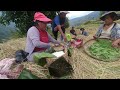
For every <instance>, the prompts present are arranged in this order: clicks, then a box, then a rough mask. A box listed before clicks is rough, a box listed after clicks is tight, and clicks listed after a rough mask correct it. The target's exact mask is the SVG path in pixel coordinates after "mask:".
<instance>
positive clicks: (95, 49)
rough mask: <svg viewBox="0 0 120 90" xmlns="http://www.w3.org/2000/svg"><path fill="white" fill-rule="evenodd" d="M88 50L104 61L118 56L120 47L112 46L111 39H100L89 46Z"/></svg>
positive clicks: (119, 55)
mask: <svg viewBox="0 0 120 90" xmlns="http://www.w3.org/2000/svg"><path fill="white" fill-rule="evenodd" d="M89 52H90V53H91V54H92V55H93V56H95V57H98V58H100V59H102V60H104V61H111V60H114V59H116V58H118V57H120V49H119V48H114V47H112V44H111V41H109V40H102V39H100V40H99V42H98V41H97V42H95V43H93V44H92V45H91V46H90V47H89Z"/></svg>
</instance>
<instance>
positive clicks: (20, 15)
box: [0, 11, 59, 35]
mask: <svg viewBox="0 0 120 90" xmlns="http://www.w3.org/2000/svg"><path fill="white" fill-rule="evenodd" d="M35 12H37V11H2V16H1V17H0V23H2V24H4V25H9V24H10V22H15V24H16V27H17V28H18V29H19V31H20V32H21V33H22V34H23V35H25V34H26V33H27V30H28V28H29V27H30V26H32V22H33V17H34V14H35ZM40 12H42V13H44V14H45V15H46V16H47V17H48V18H51V19H53V18H54V17H55V15H56V12H59V11H40Z"/></svg>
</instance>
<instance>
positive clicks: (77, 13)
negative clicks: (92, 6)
mask: <svg viewBox="0 0 120 90" xmlns="http://www.w3.org/2000/svg"><path fill="white" fill-rule="evenodd" d="M69 12H70V13H69V14H67V17H68V18H69V19H73V18H76V17H81V16H84V15H87V14H89V13H91V12H94V11H69Z"/></svg>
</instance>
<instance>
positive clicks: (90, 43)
mask: <svg viewBox="0 0 120 90" xmlns="http://www.w3.org/2000/svg"><path fill="white" fill-rule="evenodd" d="M99 39H107V40H110V39H108V38H99ZM110 41H111V40H110ZM94 42H96V40H94V39H90V40H88V41H86V42H85V43H84V45H83V48H84V52H85V53H86V54H87V55H89V56H90V57H92V58H94V59H97V60H100V61H105V62H110V61H111V62H112V61H116V60H119V58H120V57H117V58H115V59H111V60H104V59H100V58H99V57H96V56H94V55H92V54H91V53H90V52H89V47H90V46H91V45H92V44H93V43H94Z"/></svg>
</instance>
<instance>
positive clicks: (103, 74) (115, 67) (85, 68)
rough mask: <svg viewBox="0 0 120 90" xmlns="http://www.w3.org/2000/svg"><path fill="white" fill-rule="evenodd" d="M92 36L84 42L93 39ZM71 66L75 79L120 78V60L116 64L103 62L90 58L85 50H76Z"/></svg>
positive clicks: (84, 37) (85, 38) (84, 38)
mask: <svg viewBox="0 0 120 90" xmlns="http://www.w3.org/2000/svg"><path fill="white" fill-rule="evenodd" d="M92 35H93V34H92ZM92 35H90V36H88V37H86V36H81V35H79V37H80V38H83V40H84V42H85V41H87V40H89V39H92ZM71 65H72V66H73V69H74V73H73V77H72V78H73V79H117V78H120V60H118V61H115V62H103V61H98V60H96V59H94V58H91V57H89V56H88V55H87V54H86V53H85V52H84V49H83V48H80V49H74V50H73V53H72V59H71Z"/></svg>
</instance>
